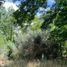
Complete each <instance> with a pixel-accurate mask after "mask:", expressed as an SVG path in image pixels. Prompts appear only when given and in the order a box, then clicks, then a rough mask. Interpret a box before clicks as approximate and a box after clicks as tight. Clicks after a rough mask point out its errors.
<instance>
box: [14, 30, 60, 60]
mask: <svg viewBox="0 0 67 67" xmlns="http://www.w3.org/2000/svg"><path fill="white" fill-rule="evenodd" d="M50 36H51V35H50V32H47V31H39V30H35V31H32V30H28V31H27V32H25V33H22V35H19V36H17V38H16V40H15V43H16V44H17V48H18V51H19V58H26V59H41V58H56V57H58V56H59V55H60V51H59V50H60V48H59V47H60V46H59V45H58V44H57V43H56V42H55V41H54V40H53V39H52V38H50Z"/></svg>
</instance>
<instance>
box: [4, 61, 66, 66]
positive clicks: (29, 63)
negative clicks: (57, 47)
mask: <svg viewBox="0 0 67 67" xmlns="http://www.w3.org/2000/svg"><path fill="white" fill-rule="evenodd" d="M4 67H67V65H65V64H64V62H63V61H56V60H42V61H35V60H34V61H26V60H25V61H23V60H20V61H14V62H12V63H11V64H9V65H6V66H4Z"/></svg>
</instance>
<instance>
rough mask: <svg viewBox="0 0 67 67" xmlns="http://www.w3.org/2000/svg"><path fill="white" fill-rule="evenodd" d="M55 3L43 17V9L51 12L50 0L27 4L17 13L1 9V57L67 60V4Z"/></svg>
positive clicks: (32, 0) (66, 1)
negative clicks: (48, 5) (40, 9)
mask: <svg viewBox="0 0 67 67" xmlns="http://www.w3.org/2000/svg"><path fill="white" fill-rule="evenodd" d="M55 2H56V3H55V4H54V5H53V6H52V7H51V8H50V9H49V10H47V11H44V13H43V12H42V13H40V14H41V15H40V16H38V15H37V13H38V12H39V8H42V9H44V10H45V9H47V8H48V7H47V0H26V1H24V2H22V3H21V5H20V6H19V9H18V10H17V11H14V10H13V9H12V8H10V9H8V10H6V9H5V8H4V7H3V6H0V56H1V57H3V58H7V59H12V60H15V59H27V60H34V59H39V60H41V59H45V58H46V59H59V58H61V59H65V60H67V0H55ZM43 67H44V66H43Z"/></svg>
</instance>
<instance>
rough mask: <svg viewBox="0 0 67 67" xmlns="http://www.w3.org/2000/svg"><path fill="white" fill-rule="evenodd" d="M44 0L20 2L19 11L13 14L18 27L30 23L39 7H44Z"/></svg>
mask: <svg viewBox="0 0 67 67" xmlns="http://www.w3.org/2000/svg"><path fill="white" fill-rule="evenodd" d="M44 4H46V0H26V1H25V2H22V3H21V5H20V8H19V10H17V11H16V12H15V13H14V16H15V18H16V19H17V22H16V23H18V24H19V25H21V26H23V23H28V24H30V23H31V20H32V19H33V18H34V16H35V15H36V11H37V9H38V8H39V7H45V5H44Z"/></svg>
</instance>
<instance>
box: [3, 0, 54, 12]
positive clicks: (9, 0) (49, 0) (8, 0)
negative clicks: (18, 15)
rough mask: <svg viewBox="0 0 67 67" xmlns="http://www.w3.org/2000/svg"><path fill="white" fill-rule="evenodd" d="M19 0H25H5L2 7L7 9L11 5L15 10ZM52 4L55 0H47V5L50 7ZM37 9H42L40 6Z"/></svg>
mask: <svg viewBox="0 0 67 67" xmlns="http://www.w3.org/2000/svg"><path fill="white" fill-rule="evenodd" d="M21 1H25V0H5V3H4V7H5V8H6V9H7V8H9V7H10V6H12V7H13V8H14V9H15V10H17V9H18V7H17V6H18V5H19V4H20V3H21ZM53 4H55V0H47V7H52V5H53ZM39 9H40V10H42V11H43V10H44V9H42V8H39ZM44 11H45V10H44Z"/></svg>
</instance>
